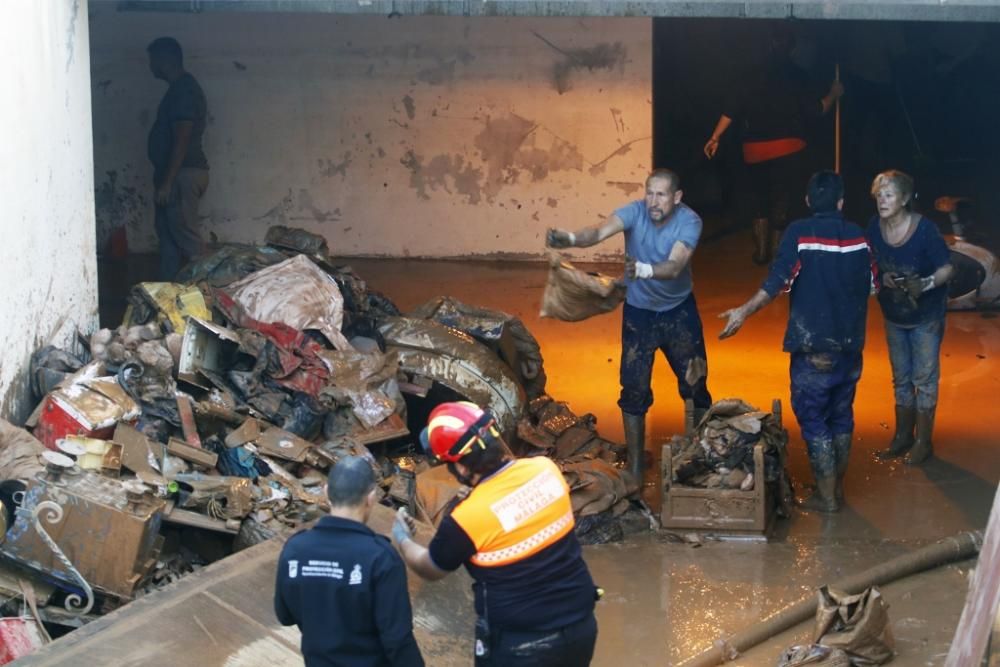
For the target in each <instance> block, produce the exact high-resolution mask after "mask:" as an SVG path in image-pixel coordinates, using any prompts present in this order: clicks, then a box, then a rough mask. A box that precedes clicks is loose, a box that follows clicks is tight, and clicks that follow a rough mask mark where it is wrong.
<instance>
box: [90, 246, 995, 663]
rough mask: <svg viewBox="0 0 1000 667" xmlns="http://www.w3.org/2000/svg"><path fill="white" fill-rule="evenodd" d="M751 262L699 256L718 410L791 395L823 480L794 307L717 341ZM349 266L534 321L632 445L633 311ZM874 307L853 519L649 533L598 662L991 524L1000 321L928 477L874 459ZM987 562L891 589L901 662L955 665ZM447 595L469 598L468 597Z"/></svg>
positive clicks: (768, 606)
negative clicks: (692, 540)
mask: <svg viewBox="0 0 1000 667" xmlns="http://www.w3.org/2000/svg"><path fill="white" fill-rule="evenodd" d="M748 255H749V238H743V237H738V236H730V237H726V238H724V239H721V240H719V241H716V242H713V243H710V244H706V245H705V246H704V247H702V248H700V249H699V250H698V252H697V253H696V255H695V261H694V269H695V295H696V298H697V299H698V303H699V307H700V310H701V315H702V319H703V322H704V324H705V330H706V342H707V346H708V359H709V389H710V390H711V391H712V393H713V396H714V397H715V398H716V399H718V398H722V397H726V396H739V397H741V398H743V399H745V400H747V401H749V402H751V403H754V404H757V405H758V406H760V407H764V408H766V407H767V406H769V405H770V402H771V399H772V398H780V399H781V400H782V402H783V404H784V405H785V406H786V410H785V412H786V425H787V426H788V427H789V430H790V432H791V435H792V442H791V466H792V473H793V475H794V477H795V479H796V480H797V481H798V480H807V479H808V477H809V476H808V473H807V463H806V459H805V453H804V449H803V446H802V442H801V439H800V438H799V434H798V429H797V427H796V426H795V424H794V419H793V417H792V415H791V411H790V409H788V408H787V406H788V358H787V355H785V354H784V353H782V352H781V339H782V335H783V332H784V322H785V318H786V316H787V301H786V300H785V299H780V300H778V301H777V302H775V303H774V304H772V305H771V306H769V307H768V308H767V309H765V310H764V311H762V312H760V313H758V314H757V315H756V316H754V317H753V318H752V319H751V320H750V321H749V322H748V323H747V325H746V326H745V327H744V329H743V330H742V331H741V332H740V333H739V334H738V335H737V336H736V337H734V338H732V339H729V340H727V341H719V340H718V339H717V337H716V336H717V334H718V332H719V330H720V329H721V325H722V321H721V320H719V319H717V316H718V314H719V313H720V312H722V311H723V310H725V309H727V308H730V307H732V306H735V305H738V304H739V303H741V302H742V301H743V300H745V299H746V298H747V297H748V296H749V295H750V294H752V292H753V291H754V290H756V289H757V287H758V285H759V283H760V281H761V280H762V279H763V276H764V273H765V270H764V269H762V268H759V267H755V266H753V265H752V264H751V263H750V262H749V258H748ZM349 264H351V265H352V266H353V267H354V268H355V270H356V271H357V272H358V273H359V274H360V275H361V276H362V277H363V278H365V279H366V280H367V281H368V283H369V285H370V286H371V287H373V288H374V289H377V290H380V291H382V292H384V293H385V294H386V295H388V296H389V297H390V298H392V299H393V300H394V301H395V302H396V303H397V304H398V305H399V306H400V308H402V309H403V310H404V311H405V310H407V309H409V308H412V307H414V306H416V305H418V304H420V303H423V302H424V301H426V300H428V299H430V298H432V297H434V296H438V295H442V294H446V295H450V296H454V297H456V298H458V299H461V300H464V301H467V302H469V303H474V304H477V305H481V306H486V307H490V308H496V309H500V310H504V311H507V312H509V313H512V314H515V315H517V316H519V317H521V318H522V319H523V320H524V322H525V324H526V325H527V326H528V327H529V329H531V331H532V332H533V333H534V334H535V336H536V337H537V338H538V339H539V342H540V343H541V346H542V352H543V354H544V356H545V367H546V372H547V374H548V378H549V384H548V391H549V393H550V394H552V395H553V396H555V397H556V398H558V399H559V400H563V401H567V402H568V403H570V405H571V407H572V408H573V410H574V411H576V412H577V413H580V414H582V413H585V412H592V413H594V414H595V415H596V416H597V417H598V428H599V429H600V430H601V432H602V434H603V435H605V437H608V438H610V439H613V440H616V439H617V440H620V439H621V437H622V427H621V423H620V419H619V412H618V408H617V405H616V400H617V395H618V358H619V330H620V312H618V313H613V314H610V315H605V316H602V317H598V318H595V319H592V320H589V321H586V322H581V323H575V324H568V323H563V322H557V321H551V320H539V319H538V317H537V313H538V308H539V303H540V299H541V294H542V288H543V287H544V283H545V275H546V269H545V266H544V265H542V264H532V263H501V262H438V261H414V260H381V259H366V260H351V261H350V262H349ZM602 268H604V269H605V270H607V271H609V272H611V271H613V270H615V267H612V266H608V267H602ZM139 273H141V270H140V271H139ZM108 275H109V273H107V272H105V273H103V274H102V277H105V283H104V285H102V288H103V289H102V297H106V296H112V295H114V294H116V293H117V294H118V295H119V297H118V298H120V290H121V287H120V286H118V285H112V284H111V283H110V280H109V279H108V278H107V276H108ZM124 277H125V276H119V279H121V278H124ZM138 277H139V276H137V275H132V276H129V278H130V279H132V278H134V279H138ZM115 282H117V281H115ZM129 282H131V280H129ZM118 284H119V285H120V284H122V283H118ZM124 284H128V283H127V282H126V283H124ZM871 306H872V308H871V311H870V316H869V320H868V332H869V338H868V344H867V346H866V354H865V369H864V375H863V377H862V380H861V384H860V386H859V390H858V397H857V401H856V402H855V410H856V417H857V431H856V435H857V438H856V443H855V449H854V451H853V453H852V457H851V467H850V471H849V474H848V478H847V497H848V501H847V505H848V506H847V508H846V509H845V510H844V511H843V512H841V513H840V514H839V515H836V516H833V517H829V518H820V517H816V516H814V515H808V514H802V513H797V514H796V515H795V516H793V517H792V519H791V520H789V521H785V522H780V523H779V524H778V526H777V530H776V532H775V538H774V539H773V540H772V541H771V542H770V543H767V544H756V543H732V542H707V543H705V544H703V545H701V546H697V547H695V546H691V545H688V544H679V543H676V542H673V541H671V540H669V539H668V538H667V536H665V535H663V534H646V535H642V536H640V537H637V538H632V539H630V540H629V541H628V542H626V543H624V544H617V545H604V546H596V547H588V548H587V549H586V552H585V553H586V558H587V561H588V563H589V564H590V567H591V569H592V571H593V573H594V575H595V578H596V579H597V581H598V582H599V583H600V585H602V586H603V587H604V588H605V589H606V590H607V596H606V597H605V599H604V600H603V601H602V602H601V603H600V604H599V605H598V619H599V624H600V637H599V640H598V648H597V656H596V659H595V661H594V664H595V665H623V664H628V665H658V666H662V665H669V664H678V663H679V662H681V661H682V660H683V659H684V658H686V657H689V656H690V655H692V654H694V653H696V652H698V651H699V650H701V649H702V648H705V647H707V646H709V645H710V644H711V643H712V641H713V640H715V639H716V638H718V637H719V636H720V635H725V634H727V633H732V632H735V631H738V630H740V629H742V628H744V627H746V626H747V625H749V624H751V623H752V622H754V621H755V620H758V619H760V618H763V617H765V616H768V615H769V614H771V613H772V612H774V611H777V610H779V609H781V608H783V607H784V606H786V605H787V604H790V603H793V602H796V601H798V600H799V599H801V598H802V597H803V596H806V595H809V594H811V592H812V591H813V590H814V588H815V587H817V586H819V585H821V584H823V583H826V582H828V581H834V580H837V579H839V578H841V577H842V576H844V575H847V574H851V573H855V572H857V571H860V570H863V569H866V568H868V567H871V566H873V565H875V564H878V563H881V562H884V561H885V560H888V559H889V558H892V557H894V556H897V555H899V554H901V553H904V552H906V551H909V550H912V549H915V548H917V547H920V546H923V545H925V544H927V543H929V542H933V541H935V540H936V539H937V538H940V537H944V536H948V535H952V534H955V533H957V532H959V531H963V530H967V529H972V528H982V527H983V526H985V523H986V519H987V516H988V514H989V511H990V504H991V501H992V498H993V493H994V491H995V488H996V482H997V480H998V479H1000V446H998V445H997V442H996V440H997V439H996V437H995V436H994V433H995V431H996V428H995V425H994V422H993V415H994V414H996V413H995V412H994V410H996V407H995V406H996V405H997V404H998V397H1000V373H998V361H1000V319H994V318H993V317H991V316H988V315H984V314H982V313H952V314H949V316H948V326H947V333H946V335H945V338H944V346H943V359H942V380H941V392H940V394H941V395H940V407H939V412H938V425H937V430H936V433H935V435H936V437H935V447H936V449H935V453H936V455H937V458H936V459H934V460H933V461H932V462H931V463H929V464H928V465H926V466H924V467H923V468H917V469H911V468H908V467H907V466H905V465H903V464H901V463H898V464H897V463H891V464H886V463H882V462H879V461H877V460H876V459H875V458H874V451H875V450H876V449H878V448H881V447H884V446H885V445H886V443H887V441H888V439H889V438H890V437H891V432H890V429H891V426H892V424H891V422H892V390H891V383H890V374H889V362H888V357H887V353H886V346H885V341H884V335H883V332H882V319H881V316H880V314H879V312H878V307H877V305H876V304H875V302H874V301H872V303H871ZM113 312H114V306H113V305H111V304H109V303H108V302H107V301H105V303H104V304H103V305H102V315H108V314H109V313H113ZM110 321H112V322H113V321H114V317H113V316H112V317H111V318H110ZM653 389H654V392H655V395H656V397H657V398H656V403H655V405H654V407H653V409H652V411H651V418H650V433H651V437H650V440H649V441H650V448H651V450H652V453H653V454H654V455H655V456H656V457H657V458H658V457H659V451H658V450H659V444H660V443H661V442H662V441H664V440H665V439H666V438H668V437H669V436H670V435H672V434H673V433H676V432H679V431H680V429H681V424H682V419H683V408H682V405H681V402H680V400H679V399H678V398H677V394H676V385H675V383H674V381H673V378H672V375H671V374H670V372H669V369H668V368H667V366H666V364H665V362H664V361H663V360H662V359H659V360H658V361H657V363H656V367H655V369H654V385H653ZM657 488H658V480H656V479H654V478H650V479H647V488H646V491H645V495H646V498H647V500H649V501H650V503H651V504H654V505H655V504H656V502H657V498H656V495H657ZM973 564H974V563H973V562H963V563H959V564H956V565H951V566H947V567H944V568H940V569H938V570H936V571H934V572H932V573H928V574H924V575H920V576H916V577H911V578H909V579H905V580H902V581H900V582H898V583H895V584H892V585H889V586H887V587H885V588H884V593H885V595H886V597H887V599H888V601H889V603H890V605H891V608H890V611H889V614H890V618H891V620H892V622H893V629H894V631H895V634H896V637H897V642H898V651H899V657H898V658H897V659H896V661H895V663H894V664H899V665H937V664H943V659H944V658H943V656H944V654H945V653H946V651H947V647H948V644H949V642H950V640H951V635H952V632H953V630H954V626H955V623H956V622H957V620H958V616H959V614H960V612H961V607H962V603H963V600H964V594H965V590H966V587H967V580H968V579H967V577H968V573H969V569H970V568H971V567H972V565H973ZM440 590H442V591H446V590H447V591H451V593H450V594H454V589H453V588H452V587H449V588H442V589H440ZM433 596H434V586H433V585H431V586H421V587H420V593H419V595H418V598H419V599H417V600H416V609H417V611H418V613H419V611H420V609H421V608H422V607H424V605H425V604H426V601H427V599H428V597H433ZM452 602H454V601H452ZM431 607H437V608H438V609H440V607H438V606H437V605H436V604H432V605H431ZM446 608H448V609H455V608H456V605H454V604H449V605H446ZM436 623H441V624H443V626H445V627H450V629H451V630H452V631H454V630H459V629H461V628H465V627H467V626H468V623H466V622H465V620H463V619H443V618H436V619H435V624H436ZM419 625H420V622H419V621H418V627H419ZM428 630H431V631H432V632H433V629H430V628H428ZM810 631H811V624H803V625H800V626H799V627H797V628H796V629H794V630H792V631H789V632H787V633H785V634H784V635H781V636H779V637H778V638H776V639H774V640H772V641H771V642H768V643H766V644H764V645H762V646H760V647H758V648H756V649H754V650H753V651H751V652H749V653H748V654H747V655H745V656H742V657H741V658H740V659H739V660H737V662H736V664H739V665H748V666H756V665H762V666H763V665H773V664H775V662H776V659H777V656H778V654H779V653H780V651H781V649H782V648H784V647H785V646H787V645H789V644H791V643H793V642H795V641H803V640H806V638H807V635H808V634H809V633H810ZM444 634H446V635H447V634H449V633H444ZM466 634H469V633H464V632H459V633H458V636H454V637H453V638H452V640H451V641H453V642H454V644H453V645H451V646H450V647H445V646H442V645H440V644H438V645H437V646H436V649H437V651H439V653H438V655H439V657H440V659H441V660H440V661H439V662H440V664H445V663H446V662H447V664H462V660H459V661H457V662H453V661H452V660H451V659H450V658H452V657H454V656H455V655H456V652H457V654H458V655H461V654H463V653H464V652H465V651H467V650H471V646H470V644H471V636H465V635H466ZM440 639H442V638H441V637H438V638H437V640H440ZM437 640H436V641H437ZM446 643H450V642H446ZM445 655H448V656H449V659H448V660H444V656H445ZM465 655H469V654H468V653H465ZM469 663H471V660H470V661H469Z"/></svg>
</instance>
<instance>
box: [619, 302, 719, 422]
mask: <svg viewBox="0 0 1000 667" xmlns="http://www.w3.org/2000/svg"><path fill="white" fill-rule="evenodd" d="M657 350H659V351H660V352H662V353H663V356H664V357H665V358H666V360H667V363H668V364H669V365H670V370H672V371H673V373H674V376H676V378H677V391H678V393H679V394H680V396H681V398H682V399H689V398H690V399H692V400H693V401H694V406H695V407H696V408H708V407H709V406H710V405H711V404H712V395H711V394H710V393H709V392H708V386H707V382H708V363H707V361H705V360H706V359H707V356H706V353H705V337H704V334H703V333H702V327H701V317H700V316H699V315H698V306H697V304H696V303H695V299H694V294H690V295H688V298H687V299H685V300H684V301H683V302H682V303H681V304H680V305H679V306H677V307H676V308H674V309H673V310H668V311H665V312H660V313H658V312H654V311H651V310H644V309H642V308H636V307H634V306H631V305H629V304H625V309H624V313H623V315H622V359H621V368H620V371H619V380H620V382H621V385H622V390H621V395H620V397H619V399H618V407H620V408H621V409H622V411H623V412H627V413H628V414H630V415H644V414H646V411H647V410H649V407H650V406H651V405H652V404H653V390H652V387H651V380H652V376H653V358H654V356H655V354H656V352H657ZM692 366H694V367H697V370H698V371H699V372H696V373H692V374H691V377H692V378H693V379H694V380H695V382H694V383H693V384H692V383H689V382H688V369H689V368H691V367H692Z"/></svg>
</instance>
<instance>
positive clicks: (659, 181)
mask: <svg viewBox="0 0 1000 667" xmlns="http://www.w3.org/2000/svg"><path fill="white" fill-rule="evenodd" d="M682 195H683V193H682V192H681V189H680V179H679V178H678V176H677V174H675V173H674V172H673V171H670V170H669V169H656V170H655V171H653V172H652V173H651V174H650V175H649V178H647V179H646V196H645V198H644V199H640V200H637V201H633V202H631V203H629V204H626V205H625V206H623V207H621V208H619V209H618V210H617V211H615V212H614V213H612V214H611V215H610V216H609V217H608V219H607V220H606V221H604V222H603V223H601V224H599V225H594V226H592V227H587V228H586V229H581V230H579V231H577V232H569V231H566V230H562V229H550V230H548V234H547V236H546V243H547V245H548V246H549V247H552V248H587V247H590V246H593V245H596V244H598V243H601V242H602V241H605V240H607V239H609V238H611V237H612V236H615V235H616V234H619V233H624V235H625V255H626V258H625V282H626V293H625V308H624V312H623V314H622V357H621V373H620V381H621V385H622V390H621V396H620V397H619V399H618V406H619V407H620V408H621V410H622V422H623V424H624V426H625V443H626V445H627V447H628V460H629V470H630V471H631V472H632V474H633V475H635V477H636V479H637V480H638V481H639V483H640V484H641V483H642V468H643V458H644V451H645V442H646V437H645V436H646V412H647V411H648V410H649V407H650V406H651V405H652V404H653V391H652V389H651V387H650V380H651V378H652V372H653V357H654V356H655V354H656V351H657V350H660V351H662V352H663V355H664V356H665V357H666V359H667V363H669V364H670V368H671V370H672V371H673V372H674V375H675V376H677V388H678V391H679V392H680V395H681V398H683V399H688V398H690V399H692V401H693V402H694V407H695V419H696V421H697V420H698V419H699V417H700V416H701V415H702V414H704V411H705V410H707V409H708V407H709V406H710V405H711V404H712V397H711V395H710V394H709V393H708V388H707V386H706V382H707V377H708V364H707V361H706V355H705V338H704V336H703V334H702V327H701V317H700V316H699V315H698V306H697V304H696V303H695V299H694V294H693V293H692V291H691V290H692V280H691V267H690V266H689V262H690V260H691V255H692V254H694V249H695V247H697V245H698V239H699V237H700V236H701V218H700V217H699V216H698V214H697V213H695V212H694V211H692V210H691V209H690V208H688V206H687V205H686V204H682V203H681V197H682Z"/></svg>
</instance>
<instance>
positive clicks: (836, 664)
mask: <svg viewBox="0 0 1000 667" xmlns="http://www.w3.org/2000/svg"><path fill="white" fill-rule="evenodd" d="M804 665H810V666H811V667H851V659H850V658H849V657H847V654H846V653H844V652H843V651H841V650H840V649H832V648H829V647H827V646H821V645H819V644H809V645H808V646H792V647H789V648H787V649H785V652H784V653H782V654H781V657H780V658H779V659H778V667H803V666H804Z"/></svg>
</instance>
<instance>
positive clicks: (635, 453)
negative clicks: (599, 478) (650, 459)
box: [622, 412, 646, 489]
mask: <svg viewBox="0 0 1000 667" xmlns="http://www.w3.org/2000/svg"><path fill="white" fill-rule="evenodd" d="M622 424H623V425H624V426H625V446H626V448H627V449H628V469H629V472H630V473H632V476H633V477H635V481H636V483H637V484H638V485H639V488H640V489H641V488H642V483H643V479H642V469H643V463H644V462H645V458H646V415H631V414H629V413H627V412H622Z"/></svg>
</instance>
